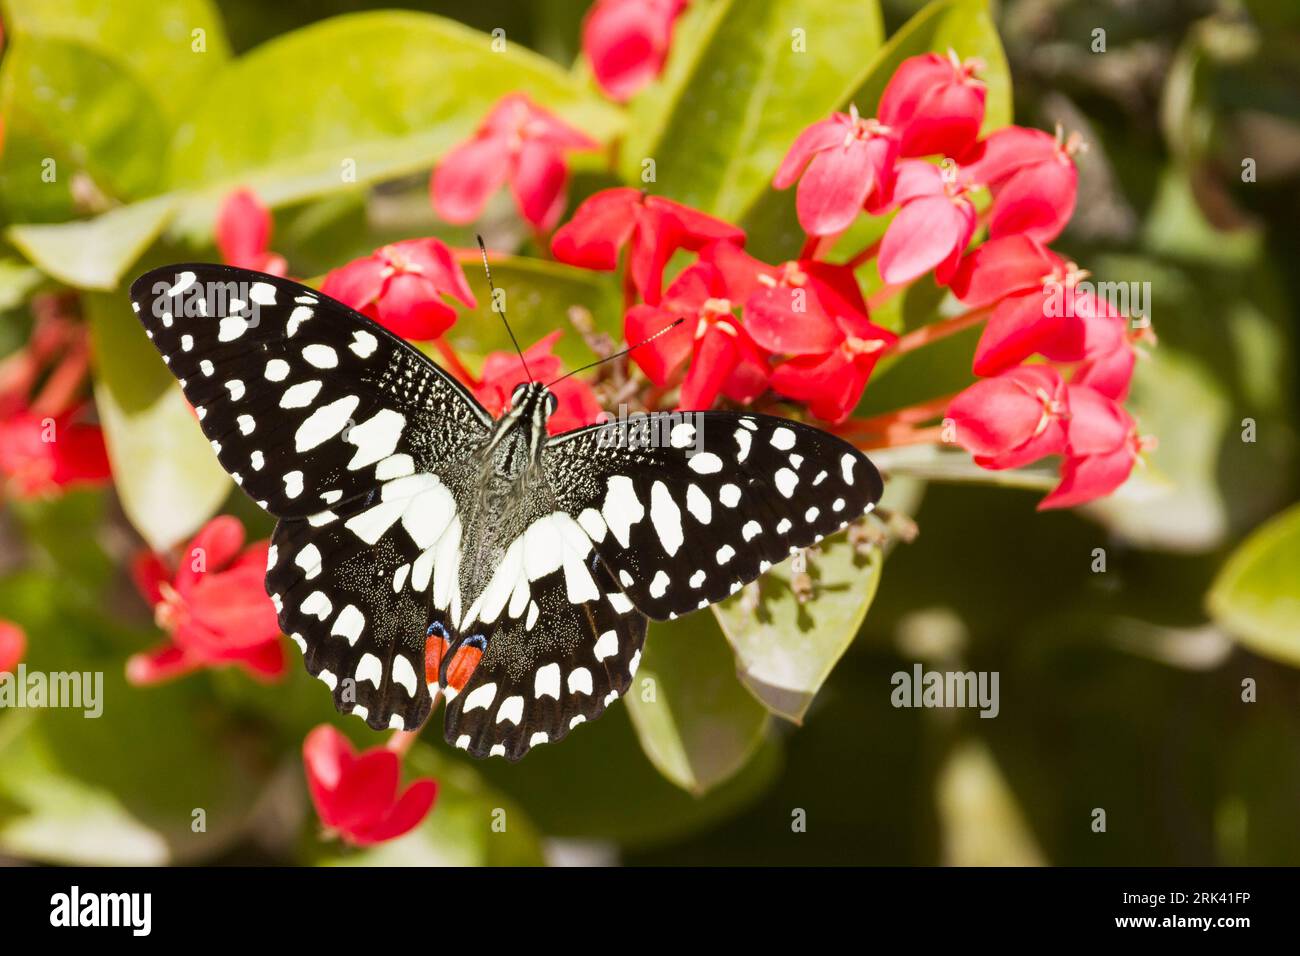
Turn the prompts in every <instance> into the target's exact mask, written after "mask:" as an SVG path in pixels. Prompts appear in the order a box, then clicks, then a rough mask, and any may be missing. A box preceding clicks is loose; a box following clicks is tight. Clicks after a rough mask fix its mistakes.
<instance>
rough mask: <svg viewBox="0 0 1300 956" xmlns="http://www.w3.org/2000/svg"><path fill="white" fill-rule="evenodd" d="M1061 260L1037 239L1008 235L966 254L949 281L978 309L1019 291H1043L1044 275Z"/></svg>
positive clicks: (962, 299)
mask: <svg viewBox="0 0 1300 956" xmlns="http://www.w3.org/2000/svg"><path fill="white" fill-rule="evenodd" d="M1059 263H1060V260H1059V259H1058V258H1057V257H1056V256H1054V255H1052V253H1050V252H1049V251H1048V250H1047V249H1046V248H1044V247H1043V246H1042V245H1041V244H1040V243H1039V242H1037V241H1036V240H1034V239H1031V238H1030V237H1028V236H1006V237H1005V238H1002V239H993V240H990V241H988V242H985V243H982V244H981V245H979V246H978V247H976V248H975V249H974V251H972V252H971V253H970V254H969V255H967V256H965V257H964V258H963V259H962V261H961V265H960V266H959V267H958V269H957V272H956V274H955V275H954V276H953V277H952V281H951V282H950V283H949V284H948V285H949V288H951V289H952V291H953V294H954V295H955V296H957V298H959V299H960V300H961V301H962V303H963V304H965V305H968V306H970V307H971V308H975V309H978V308H982V307H983V306H986V305H992V304H993V303H994V302H996V301H997V300H998V299H1001V298H1002V297H1003V296H1007V295H1011V294H1013V293H1016V292H1025V291H1028V290H1031V289H1032V290H1035V291H1041V289H1042V287H1043V279H1044V277H1046V276H1048V275H1051V274H1052V272H1053V270H1054V269H1055V268H1056V267H1057V266H1058V265H1059Z"/></svg>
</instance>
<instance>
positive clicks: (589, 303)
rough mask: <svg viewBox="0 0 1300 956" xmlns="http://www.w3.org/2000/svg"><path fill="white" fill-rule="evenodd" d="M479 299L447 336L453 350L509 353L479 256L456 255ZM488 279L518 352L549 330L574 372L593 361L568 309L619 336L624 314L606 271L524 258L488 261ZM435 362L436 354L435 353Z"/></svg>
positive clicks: (475, 355) (507, 339)
mask: <svg viewBox="0 0 1300 956" xmlns="http://www.w3.org/2000/svg"><path fill="white" fill-rule="evenodd" d="M458 258H459V260H460V263H461V265H462V267H463V268H464V270H465V277H466V278H467V279H468V280H469V284H470V288H471V289H472V290H473V292H474V297H475V299H476V300H477V301H478V308H477V309H464V310H462V311H461V315H460V318H459V319H458V320H457V322H456V326H455V328H453V329H452V331H451V333H450V338H451V341H452V342H453V343H454V344H455V345H456V347H457V349H459V350H463V351H464V352H465V354H466V356H467V357H469V358H481V357H482V356H483V355H486V354H487V353H488V352H490V351H510V352H513V351H514V348H513V346H511V344H510V337H509V336H508V335H507V334H506V329H505V325H504V324H503V323H502V322H501V317H500V316H499V315H497V314H496V313H495V312H493V311H492V309H491V304H492V300H491V297H490V295H489V293H488V286H487V279H486V277H485V276H484V274H483V262H482V259H481V258H480V257H479V254H478V253H477V251H476V252H474V253H463V254H460V255H459V256H458ZM491 262H492V281H493V282H494V283H495V284H496V288H497V292H498V293H499V294H501V295H503V296H504V297H505V298H504V304H505V310H506V315H507V316H508V317H509V319H510V326H511V328H513V329H514V332H515V336H516V337H517V338H518V339H519V345H520V347H522V348H525V349H526V348H528V346H530V345H532V344H533V343H534V342H536V341H537V340H538V339H540V338H542V337H543V336H545V335H548V334H550V333H551V332H554V331H556V330H557V329H558V330H561V331H563V333H564V334H563V335H561V336H560V339H559V341H558V342H557V343H556V349H555V351H556V354H557V355H559V356H561V357H562V358H563V359H564V360H565V362H566V363H567V367H568V368H575V367H577V366H579V365H585V364H586V363H588V362H591V361H594V360H595V358H596V356H595V355H593V354H592V353H591V350H590V349H588V348H587V346H586V343H585V342H584V341H583V338H582V336H581V335H580V334H579V333H578V331H577V330H576V329H575V328H574V326H573V324H572V322H571V321H570V318H569V313H570V310H573V309H577V310H580V312H581V313H582V314H584V315H589V316H590V317H591V319H592V321H593V323H594V326H595V329H596V330H597V331H599V332H606V333H608V334H610V335H611V336H612V337H613V338H614V340H615V341H619V340H621V339H622V336H623V321H622V320H623V313H622V305H621V299H620V297H619V292H618V284H617V281H616V279H615V278H614V277H613V276H612V275H611V274H609V273H604V272H592V271H590V270H588V269H577V268H574V267H573V266H566V265H564V264H562V263H559V262H548V261H545V260H542V259H534V258H529V257H524V256H496V255H493V257H492V260H491ZM434 357H435V359H436V358H437V355H436V353H435V355H434Z"/></svg>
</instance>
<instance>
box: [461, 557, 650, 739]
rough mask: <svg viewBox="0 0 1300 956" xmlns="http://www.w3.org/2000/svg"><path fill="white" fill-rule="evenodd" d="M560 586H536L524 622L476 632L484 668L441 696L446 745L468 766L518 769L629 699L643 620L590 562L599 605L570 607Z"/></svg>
mask: <svg viewBox="0 0 1300 956" xmlns="http://www.w3.org/2000/svg"><path fill="white" fill-rule="evenodd" d="M564 578H565V572H564V570H563V568H561V569H559V570H556V571H553V572H551V573H550V574H548V575H546V576H545V577H543V578H541V579H539V580H538V581H537V582H536V583H535V585H534V587H533V588H532V594H533V597H532V600H534V601H536V602H537V604H538V608H537V612H536V616H535V617H533V618H532V620H531V621H530V619H529V617H528V616H526V615H525V616H522V617H520V618H511V617H509V616H508V615H503V616H502V617H501V618H500V619H498V620H497V621H496V622H494V623H493V624H491V625H487V626H485V627H483V628H481V633H482V635H483V637H484V638H485V640H486V650H485V651H484V653H483V657H482V660H481V661H480V662H479V664H478V667H477V668H476V669H475V670H474V672H473V676H472V677H471V678H470V680H469V681H468V682H467V683H466V684H465V685H464V686H463V687H462V688H461V689H460V692H459V693H457V694H455V696H454V697H452V695H451V694H450V693H449V694H448V696H449V697H450V698H451V699H449V701H448V703H447V716H446V721H445V725H444V732H445V735H446V738H447V741H448V743H451V744H453V745H455V746H457V747H460V748H461V749H463V750H467V751H469V753H471V754H472V755H474V756H476V757H484V756H504V757H507V758H509V759H511V760H518V759H519V758H520V757H522V756H523V755H524V754H525V753H527V752H528V751H529V750H530V749H531V748H533V747H535V746H538V745H539V744H543V743H549V742H554V741H557V740H559V739H561V738H562V737H564V736H565V735H567V734H568V733H569V731H570V730H572V729H573V728H574V727H576V726H578V724H580V723H583V722H585V721H589V720H595V719H596V718H597V717H599V716H600V715H601V714H602V713H604V711H605V709H606V708H607V707H608V706H609V705H610V704H611V703H612V702H613V701H614V700H615V698H617V697H620V696H622V695H623V694H624V693H625V692H626V691H627V689H628V687H629V685H630V684H631V683H632V677H633V675H634V674H635V673H636V668H637V664H638V663H639V662H640V659H641V648H642V645H643V643H644V641H645V635H646V624H647V622H646V619H645V616H644V615H642V614H639V613H637V612H636V611H634V610H632V609H631V607H630V605H628V604H627V602H626V599H625V598H624V596H623V594H622V593H621V590H620V589H619V588H618V587H617V586H616V585H615V584H614V583H613V580H612V579H611V578H610V576H609V573H608V572H607V571H606V570H605V569H604V568H603V567H602V566H601V565H600V564H599V562H598V561H596V562H595V564H594V573H593V578H594V579H595V580H596V582H597V586H598V588H599V590H600V595H599V596H597V597H594V598H592V599H591V600H588V601H584V602H582V603H576V604H575V603H573V602H572V601H570V600H569V599H568V596H567V593H566V592H567V585H566V582H565V580H564ZM611 598H613V600H611Z"/></svg>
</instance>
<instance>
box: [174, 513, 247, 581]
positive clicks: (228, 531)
mask: <svg viewBox="0 0 1300 956" xmlns="http://www.w3.org/2000/svg"><path fill="white" fill-rule="evenodd" d="M243 546H244V526H243V525H242V524H240V523H239V519H238V518H235V517H233V516H231V515H218V516H217V517H215V518H213V519H212V520H211V521H209V522H208V523H207V524H205V525H204V526H203V527H202V528H200V529H199V533H198V534H196V535H195V536H194V540H193V541H191V542H190V546H189V547H188V548H186V549H185V553H184V554H183V555H181V560H180V565H179V567H178V568H177V570H176V580H175V585H176V590H177V591H179V592H180V593H181V594H186V593H188V591H189V589H190V588H191V587H192V586H193V584H194V583H195V582H196V581H197V580H198V579H199V578H200V577H201V576H202V575H204V574H206V573H210V572H214V571H220V570H221V569H222V568H224V567H225V566H226V565H227V564H229V563H230V562H231V561H233V560H234V558H235V555H237V554H239V549H240V548H242V547H243Z"/></svg>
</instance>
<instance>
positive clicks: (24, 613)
mask: <svg viewBox="0 0 1300 956" xmlns="http://www.w3.org/2000/svg"><path fill="white" fill-rule="evenodd" d="M70 598H71V596H70V594H69V592H68V589H67V588H66V587H64V585H63V582H61V581H60V580H59V579H57V578H55V577H36V576H35V575H23V576H20V577H16V578H9V579H6V580H3V581H0V607H3V608H4V609H5V614H6V616H12V617H13V618H14V619H15V620H16V621H18V623H19V624H21V625H22V626H23V627H24V628H25V629H26V630H27V632H28V636H29V642H28V654H27V658H26V659H25V662H24V663H25V665H26V668H27V675H28V680H29V681H30V680H31V675H32V674H33V673H40V674H43V675H49V674H72V673H76V674H79V675H82V676H81V680H80V682H81V683H82V684H83V686H86V687H90V686H94V682H95V681H96V680H100V681H102V683H101V684H99V692H98V693H97V694H92V695H91V696H92V697H94V698H95V700H97V702H98V703H97V706H90V705H91V704H92V703H93V701H92V700H91V699H88V698H86V697H85V696H83V697H82V698H81V700H80V701H79V703H80V704H81V705H82V706H80V707H57V708H56V707H43V708H41V709H35V708H30V707H29V708H24V709H14V710H12V711H11V710H8V709H6V710H4V711H0V852H3V853H5V854H6V855H10V856H19V857H22V858H24V859H30V860H38V861H42V862H49V863H77V864H82V865H87V864H90V865H110V866H112V865H118V866H120V865H143V864H149V865H157V864H163V863H177V862H192V861H194V860H196V859H201V858H204V857H207V856H211V855H212V854H214V853H216V852H219V851H220V850H221V849H223V848H224V847H226V846H228V845H229V844H230V843H231V842H232V841H233V840H235V839H237V838H238V837H239V836H240V835H241V834H242V833H243V831H244V828H245V826H246V825H247V823H248V819H249V815H250V813H251V811H252V808H253V806H254V804H255V802H256V798H257V796H258V794H259V793H260V792H261V789H262V787H263V786H264V784H265V783H266V782H267V780H268V778H269V774H270V770H271V768H272V767H273V760H272V755H271V754H270V753H269V752H268V751H267V749H266V746H265V743H264V742H263V741H259V740H257V739H255V738H250V737H248V736H247V735H246V734H243V733H242V732H241V729H240V727H239V723H238V720H237V719H236V718H233V717H231V716H229V715H225V714H223V713H222V712H220V711H217V710H214V709H213V708H212V706H211V701H210V700H209V699H208V698H207V696H206V694H205V692H204V683H203V681H202V679H194V680H189V681H183V682H178V683H174V684H169V685H166V686H161V687H152V688H135V687H131V686H129V685H128V684H127V683H126V678H125V674H124V672H123V667H122V656H121V652H120V649H119V648H120V645H122V644H124V643H129V645H130V646H134V647H137V648H143V647H144V646H146V644H147V643H149V642H156V641H159V640H161V635H159V634H157V633H156V632H151V633H148V634H145V633H135V632H123V631H120V630H116V629H112V628H111V627H110V625H109V624H107V622H106V619H105V616H104V613H103V610H102V608H100V607H97V606H94V605H86V606H81V604H80V603H79V602H78V601H76V600H72V599H70ZM86 675H90V676H89V677H87V676H86ZM87 680H89V681H90V683H85V682H86V681H87ZM96 711H98V715H97V716H91V715H93V714H95V713H96ZM88 712H89V713H88ZM195 810H202V811H203V813H204V824H205V826H204V827H203V828H200V829H196V828H195V827H194V823H195V816H194V811H195Z"/></svg>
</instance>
